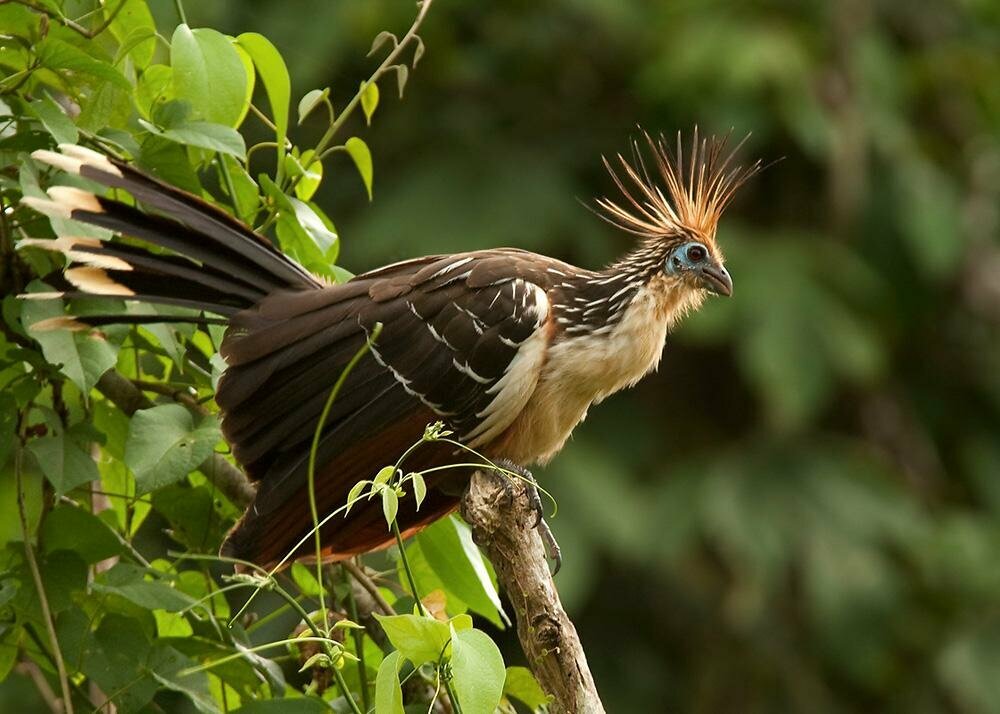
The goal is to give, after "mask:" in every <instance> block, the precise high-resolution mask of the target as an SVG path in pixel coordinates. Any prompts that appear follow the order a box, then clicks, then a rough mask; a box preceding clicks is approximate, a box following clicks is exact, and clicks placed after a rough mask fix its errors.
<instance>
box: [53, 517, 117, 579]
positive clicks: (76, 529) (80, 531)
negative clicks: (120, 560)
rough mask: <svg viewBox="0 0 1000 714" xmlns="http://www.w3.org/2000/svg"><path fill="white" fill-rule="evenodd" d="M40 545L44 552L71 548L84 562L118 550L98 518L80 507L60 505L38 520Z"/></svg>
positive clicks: (115, 552)
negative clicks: (40, 520) (40, 528)
mask: <svg viewBox="0 0 1000 714" xmlns="http://www.w3.org/2000/svg"><path fill="white" fill-rule="evenodd" d="M41 544H42V549H43V550H44V552H46V553H53V552H55V551H57V550H71V551H73V552H74V553H77V554H78V555H79V556H80V557H81V558H83V561H84V562H85V563H88V564H90V563H97V562H99V561H101V560H104V559H105V558H110V557H111V556H114V555H118V554H119V553H121V551H122V545H121V543H119V541H118V539H117V538H116V537H115V534H114V533H112V532H111V529H110V528H108V526H107V525H106V524H105V523H104V521H102V520H101V519H100V518H98V517H97V516H95V515H94V514H93V513H90V512H89V511H85V510H83V509H82V508H78V507H76V506H69V505H60V506H57V507H56V508H54V509H53V510H52V511H51V512H50V513H49V514H48V515H47V516H45V520H44V521H43V522H42V530H41Z"/></svg>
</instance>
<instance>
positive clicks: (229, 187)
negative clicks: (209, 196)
mask: <svg viewBox="0 0 1000 714" xmlns="http://www.w3.org/2000/svg"><path fill="white" fill-rule="evenodd" d="M216 166H218V167H219V173H220V174H221V175H222V181H223V183H225V184H226V191H228V192H229V202H230V203H232V204H233V212H234V213H235V214H236V217H237V218H238V219H240V220H241V221H242V220H243V216H241V215H240V204H239V202H238V201H237V200H236V186H235V185H234V184H233V177H232V174H230V173H229V166H227V165H226V159H225V158H224V157H222V156H218V157H216Z"/></svg>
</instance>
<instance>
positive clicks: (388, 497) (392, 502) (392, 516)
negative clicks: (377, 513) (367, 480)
mask: <svg viewBox="0 0 1000 714" xmlns="http://www.w3.org/2000/svg"><path fill="white" fill-rule="evenodd" d="M398 512H399V496H398V495H396V491H395V490H394V489H392V488H390V487H388V486H387V487H385V488H383V489H382V514H383V515H384V516H385V522H386V525H388V526H389V530H392V522H393V521H395V520H396V513H398Z"/></svg>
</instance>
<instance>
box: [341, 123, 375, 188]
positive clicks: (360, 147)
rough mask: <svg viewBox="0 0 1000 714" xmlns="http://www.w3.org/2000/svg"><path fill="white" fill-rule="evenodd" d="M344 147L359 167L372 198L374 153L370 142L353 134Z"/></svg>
mask: <svg viewBox="0 0 1000 714" xmlns="http://www.w3.org/2000/svg"><path fill="white" fill-rule="evenodd" d="M344 148H346V149H347V153H348V154H350V155H351V158H352V159H353V160H354V165H355V166H357V167H358V173H359V174H360V175H361V180H362V181H363V182H364V184H365V190H366V191H368V200H369V201H370V200H372V153H371V151H369V149H368V144H366V143H365V142H364V141H363V140H362V139H359V138H358V137H356V136H352V137H351V138H350V139H348V140H347V141H346V142H345V143H344Z"/></svg>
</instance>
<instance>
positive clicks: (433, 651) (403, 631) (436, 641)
mask: <svg viewBox="0 0 1000 714" xmlns="http://www.w3.org/2000/svg"><path fill="white" fill-rule="evenodd" d="M375 618H376V619H377V620H378V621H379V624H380V625H382V629H383V630H384V631H385V635H386V637H388V638H389V641H390V642H391V643H392V646H393V647H395V648H396V649H397V650H399V653H400V654H401V655H402V656H403V657H405V658H406V659H408V660H410V662H412V663H413V664H414V666H417V667H419V666H420V665H422V664H424V663H425V662H437V661H438V659H439V658H440V657H441V653H442V652H443V651H444V648H445V645H447V644H448V640H449V639H450V638H451V628H450V626H449V625H448V623H447V622H441V621H439V620H435V619H434V618H432V617H424V616H423V615H378V614H376V615H375Z"/></svg>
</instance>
